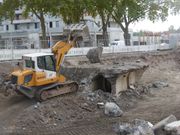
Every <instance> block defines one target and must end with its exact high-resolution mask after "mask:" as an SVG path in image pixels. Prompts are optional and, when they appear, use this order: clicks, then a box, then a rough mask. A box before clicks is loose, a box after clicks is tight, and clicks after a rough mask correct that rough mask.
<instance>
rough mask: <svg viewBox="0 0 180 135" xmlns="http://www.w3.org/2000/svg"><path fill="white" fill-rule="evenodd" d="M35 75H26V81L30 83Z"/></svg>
mask: <svg viewBox="0 0 180 135" xmlns="http://www.w3.org/2000/svg"><path fill="white" fill-rule="evenodd" d="M32 77H33V75H32V74H29V75H26V76H25V77H24V83H29V82H30V81H31V80H32Z"/></svg>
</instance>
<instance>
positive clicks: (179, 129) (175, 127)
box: [164, 121, 180, 135]
mask: <svg viewBox="0 0 180 135" xmlns="http://www.w3.org/2000/svg"><path fill="white" fill-rule="evenodd" d="M164 130H165V131H166V134H168V135H180V121H174V122H171V123H169V124H167V125H166V126H165V127H164Z"/></svg>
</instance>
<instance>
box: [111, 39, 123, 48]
mask: <svg viewBox="0 0 180 135" xmlns="http://www.w3.org/2000/svg"><path fill="white" fill-rule="evenodd" d="M109 46H110V47H115V46H126V45H125V42H124V40H118V41H112V42H111V43H110V44H109Z"/></svg>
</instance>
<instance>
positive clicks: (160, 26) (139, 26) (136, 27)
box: [130, 15, 180, 32]
mask: <svg viewBox="0 0 180 135" xmlns="http://www.w3.org/2000/svg"><path fill="white" fill-rule="evenodd" d="M171 25H173V26H174V28H175V29H178V28H180V15H178V16H169V17H168V19H167V21H165V22H162V21H158V22H154V23H152V22H151V21H149V20H144V21H140V22H137V23H135V24H132V25H130V28H132V29H133V31H140V30H147V31H154V32H159V31H167V30H168V28H169V27H170V26H171Z"/></svg>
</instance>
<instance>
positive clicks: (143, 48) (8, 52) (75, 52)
mask: <svg viewBox="0 0 180 135" xmlns="http://www.w3.org/2000/svg"><path fill="white" fill-rule="evenodd" d="M91 48H93V47H80V48H72V49H71V50H70V51H69V52H68V54H67V55H66V56H80V55H86V54H87V52H88V50H89V49H91ZM167 49H173V48H172V46H171V45H169V44H153V45H138V46H109V47H103V53H121V52H147V51H157V50H167ZM38 52H47V53H50V52H51V49H50V48H47V49H41V48H13V47H12V48H10V49H8V48H5V49H0V61H4V60H18V59H21V58H22V55H23V54H29V53H38Z"/></svg>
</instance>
